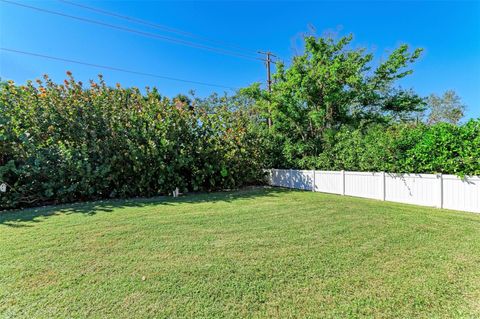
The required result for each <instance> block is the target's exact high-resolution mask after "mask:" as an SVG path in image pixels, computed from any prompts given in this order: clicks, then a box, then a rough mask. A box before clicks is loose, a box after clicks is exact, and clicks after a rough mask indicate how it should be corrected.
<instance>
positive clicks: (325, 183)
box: [315, 171, 343, 194]
mask: <svg viewBox="0 0 480 319" xmlns="http://www.w3.org/2000/svg"><path fill="white" fill-rule="evenodd" d="M342 183H343V181H342V172H334V171H315V191H316V192H323V193H333V194H342V192H343V186H342Z"/></svg>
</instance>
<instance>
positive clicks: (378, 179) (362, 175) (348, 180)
mask: <svg viewBox="0 0 480 319" xmlns="http://www.w3.org/2000/svg"><path fill="white" fill-rule="evenodd" d="M345 195H350V196H357V197H366V198H373V199H383V174H382V173H370V172H345Z"/></svg>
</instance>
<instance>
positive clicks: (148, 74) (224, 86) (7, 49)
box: [0, 47, 236, 91]
mask: <svg viewBox="0 0 480 319" xmlns="http://www.w3.org/2000/svg"><path fill="white" fill-rule="evenodd" d="M0 50H2V51H7V52H12V53H18V54H24V55H29V56H34V57H40V58H45V59H50V60H57V61H62V62H68V63H75V64H80V65H86V66H90V67H95V68H101V69H107V70H110V71H118V72H124V73H130V74H136V75H142V76H148V77H153V78H159V79H164V80H170V81H177V82H184V83H191V84H197V85H203V86H210V87H219V88H224V89H230V90H233V91H235V90H236V88H234V87H230V86H226V85H221V84H215V83H208V82H201V81H194V80H186V79H180V78H175V77H171V76H165V75H159V74H154V73H148V72H141V71H135V70H129V69H124V68H118V67H113V66H108V65H102V64H96V63H90V62H83V61H78V60H73V59H66V58H60V57H55V56H51V55H46V54H40V53H35V52H28V51H23V50H17V49H11V48H4V47H0Z"/></svg>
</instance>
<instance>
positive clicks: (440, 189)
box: [437, 174, 443, 208]
mask: <svg viewBox="0 0 480 319" xmlns="http://www.w3.org/2000/svg"><path fill="white" fill-rule="evenodd" d="M437 179H438V204H437V206H438V208H443V175H442V174H437Z"/></svg>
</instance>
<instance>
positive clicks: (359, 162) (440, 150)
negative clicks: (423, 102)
mask: <svg viewBox="0 0 480 319" xmlns="http://www.w3.org/2000/svg"><path fill="white" fill-rule="evenodd" d="M322 147H323V150H322V152H321V153H320V155H319V156H317V157H305V158H303V159H301V160H299V161H298V162H297V163H293V164H290V165H286V166H292V167H302V168H317V169H325V170H342V169H343V170H350V171H387V172H397V173H444V174H455V175H458V176H464V175H480V119H477V120H470V121H468V122H466V123H465V124H462V125H458V126H457V125H453V124H449V123H438V124H435V125H431V126H429V125H425V124H422V123H406V124H389V125H385V124H374V125H368V126H366V127H361V128H350V127H348V126H343V127H342V128H340V129H339V130H338V131H336V132H334V133H332V134H325V135H324V137H323V140H322Z"/></svg>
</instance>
